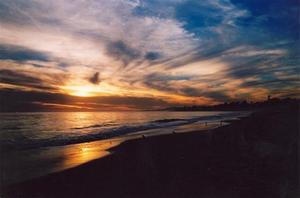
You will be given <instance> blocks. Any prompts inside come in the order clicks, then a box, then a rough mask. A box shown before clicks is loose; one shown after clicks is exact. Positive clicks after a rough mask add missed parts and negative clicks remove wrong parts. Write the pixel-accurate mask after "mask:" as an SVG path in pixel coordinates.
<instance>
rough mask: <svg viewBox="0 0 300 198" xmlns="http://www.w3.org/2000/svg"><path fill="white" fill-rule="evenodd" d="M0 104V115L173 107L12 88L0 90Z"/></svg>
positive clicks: (132, 99)
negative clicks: (22, 112)
mask: <svg viewBox="0 0 300 198" xmlns="http://www.w3.org/2000/svg"><path fill="white" fill-rule="evenodd" d="M0 104H1V105H0V112H16V111H57V110H60V111H74V110H76V111H77V110H80V109H78V108H76V106H77V107H80V105H82V111H86V110H91V109H93V110H95V111H101V110H114V109H115V108H116V107H121V108H124V107H125V108H128V109H133V110H134V109H156V108H162V107H168V106H171V105H173V104H169V103H168V102H166V101H163V100H160V99H156V98H149V97H122V96H99V97H76V96H70V95H65V94H55V93H46V92H36V91H20V90H13V89H0ZM43 104H51V105H43ZM55 104H56V105H55ZM64 105H65V106H64ZM55 106H56V107H55ZM72 106H74V108H72Z"/></svg>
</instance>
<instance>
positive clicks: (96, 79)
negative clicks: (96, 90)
mask: <svg viewBox="0 0 300 198" xmlns="http://www.w3.org/2000/svg"><path fill="white" fill-rule="evenodd" d="M89 82H90V83H92V84H96V85H97V84H99V83H100V82H101V80H100V77H99V72H96V73H95V74H94V75H93V76H92V77H90V78H89Z"/></svg>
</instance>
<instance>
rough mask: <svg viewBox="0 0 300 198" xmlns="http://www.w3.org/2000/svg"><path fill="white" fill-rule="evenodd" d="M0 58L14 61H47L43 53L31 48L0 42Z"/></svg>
mask: <svg viewBox="0 0 300 198" xmlns="http://www.w3.org/2000/svg"><path fill="white" fill-rule="evenodd" d="M0 59H4V60H5V59H7V60H15V61H28V60H37V61H48V59H49V58H48V56H47V55H46V54H45V53H42V52H38V51H35V50H31V49H28V48H25V47H21V46H15V45H1V44H0Z"/></svg>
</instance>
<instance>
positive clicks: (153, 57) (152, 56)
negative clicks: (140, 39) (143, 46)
mask: <svg viewBox="0 0 300 198" xmlns="http://www.w3.org/2000/svg"><path fill="white" fill-rule="evenodd" d="M159 58H161V54H160V53H159V52H147V53H146V54H145V59H147V60H150V61H153V60H157V59H159Z"/></svg>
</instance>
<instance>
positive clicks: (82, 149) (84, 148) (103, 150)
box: [60, 140, 122, 169]
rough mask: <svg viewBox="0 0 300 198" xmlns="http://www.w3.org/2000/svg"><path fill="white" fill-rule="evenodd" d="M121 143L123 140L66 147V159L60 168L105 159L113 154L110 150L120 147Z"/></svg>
mask: <svg viewBox="0 0 300 198" xmlns="http://www.w3.org/2000/svg"><path fill="white" fill-rule="evenodd" d="M121 143H122V140H114V141H96V142H90V143H83V144H75V145H70V146H68V147H65V148H64V151H63V152H64V159H63V161H62V164H61V167H60V168H62V169H67V168H71V167H75V166H78V165H81V164H83V163H86V162H89V161H91V160H95V159H98V158H101V157H105V156H107V155H109V154H111V152H110V151H109V149H110V148H112V147H115V146H118V145H119V144H121Z"/></svg>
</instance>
